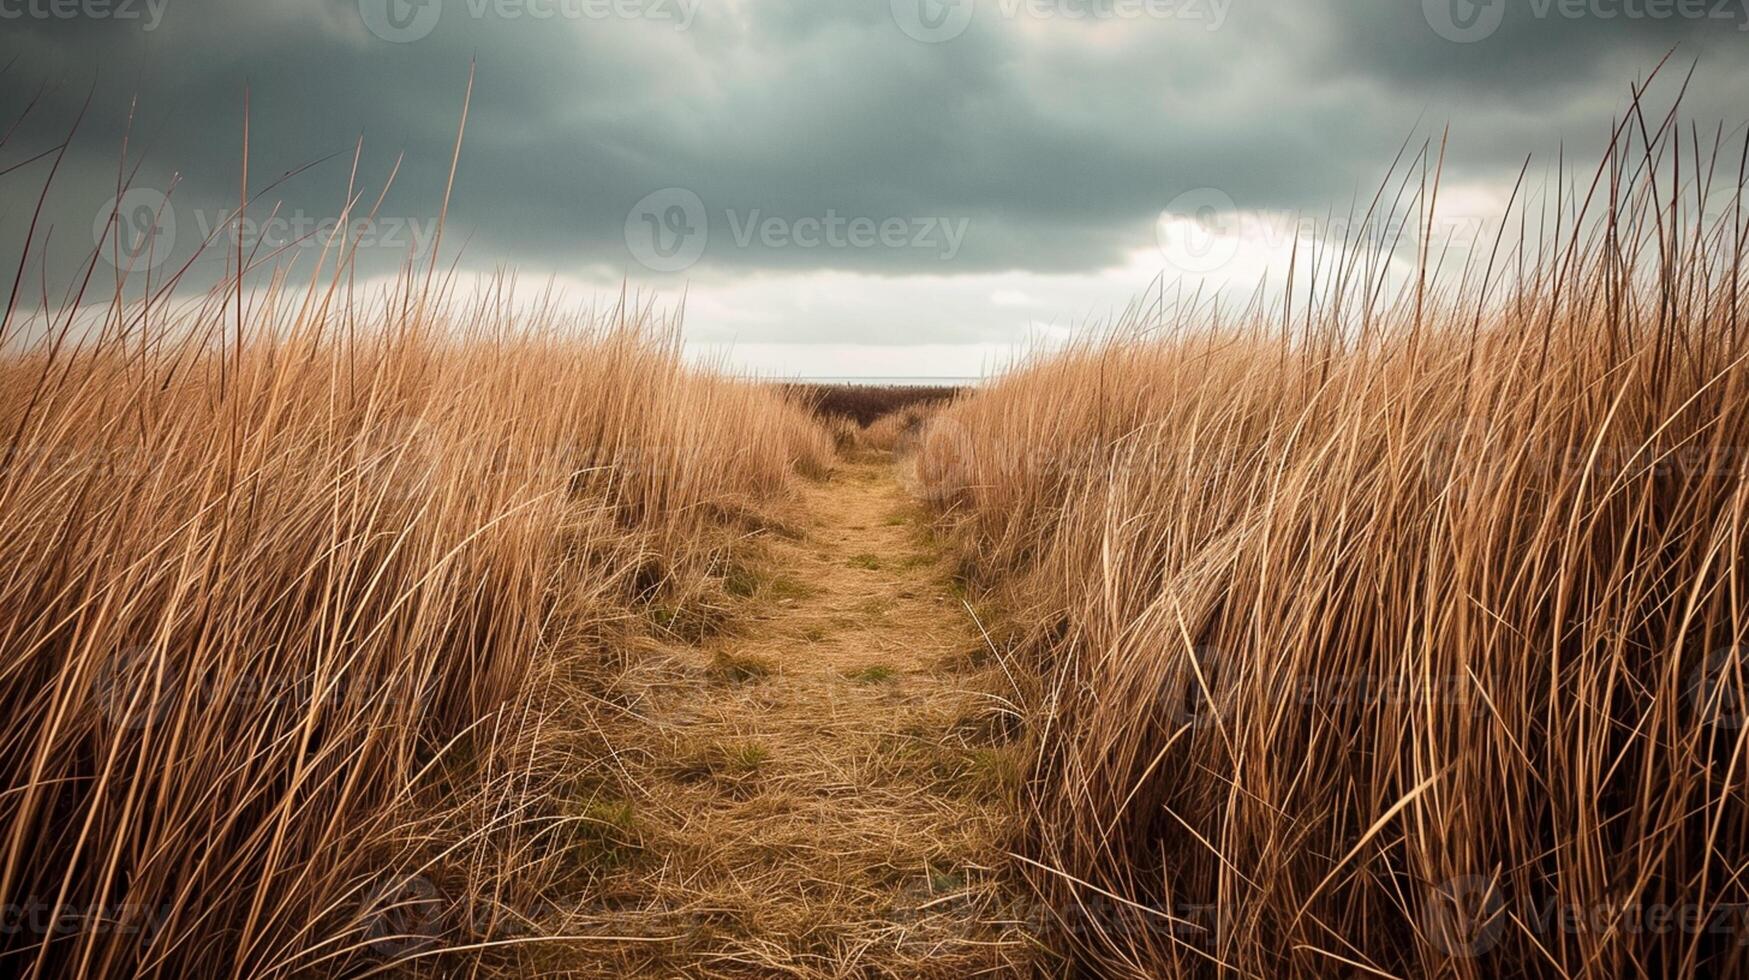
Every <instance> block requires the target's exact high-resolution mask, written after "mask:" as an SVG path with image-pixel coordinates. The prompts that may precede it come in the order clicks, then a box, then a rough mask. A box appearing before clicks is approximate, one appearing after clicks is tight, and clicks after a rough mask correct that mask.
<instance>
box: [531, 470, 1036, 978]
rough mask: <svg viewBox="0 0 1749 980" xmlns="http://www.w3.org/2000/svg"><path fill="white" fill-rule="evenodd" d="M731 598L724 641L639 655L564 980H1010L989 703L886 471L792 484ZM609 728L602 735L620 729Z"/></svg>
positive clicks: (625, 690) (959, 607)
mask: <svg viewBox="0 0 1749 980" xmlns="http://www.w3.org/2000/svg"><path fill="white" fill-rule="evenodd" d="M802 495H803V499H802V501H801V508H800V519H799V521H798V524H797V526H795V527H794V528H792V529H791V530H790V532H789V533H786V534H771V535H767V536H766V537H767V538H768V540H767V541H766V543H765V545H764V551H765V554H764V556H763V559H762V560H761V561H759V562H757V563H755V564H752V565H750V566H749V568H748V570H747V571H746V572H744V573H738V575H737V576H736V578H735V579H733V580H731V582H730V586H731V588H732V590H733V591H736V592H737V593H739V594H742V595H743V596H744V599H745V602H744V610H743V611H742V613H741V615H740V619H739V622H738V623H737V625H736V626H735V628H733V629H732V630H730V631H729V632H727V633H724V634H721V635H717V636H712V637H707V638H705V639H703V640H700V641H698V642H697V643H693V644H687V643H681V642H678V641H668V642H663V643H661V644H658V645H656V646H655V647H654V648H653V649H650V650H646V651H640V652H639V653H637V654H636V655H635V657H634V665H633V667H632V668H631V669H630V670H628V672H627V673H626V675H625V676H624V677H622V678H621V679H620V680H619V681H618V682H617V686H618V687H619V688H620V692H619V693H620V694H621V695H622V697H623V700H624V701H625V703H627V704H629V705H631V711H630V712H629V713H628V719H627V720H624V721H622V722H621V723H619V724H616V726H615V730H613V731H611V732H609V733H608V735H609V739H610V741H611V742H612V744H614V745H616V746H618V747H619V748H620V749H621V750H622V751H621V752H620V757H619V760H618V764H619V768H620V769H621V771H622V772H623V773H624V774H625V777H626V783H627V785H629V786H632V787H634V790H633V792H632V793H630V794H629V795H630V797H631V798H630V800H629V801H628V803H627V805H626V806H625V807H624V809H623V812H620V811H615V810H609V811H606V812H603V813H602V814H599V815H598V816H599V819H600V820H601V821H602V822H604V823H605V824H609V825H616V824H617V825H618V826H616V827H614V829H613V831H612V832H611V833H608V834H605V835H604V846H603V851H604V856H605V857H606V858H608V859H609V860H610V863H611V862H613V861H618V862H620V863H621V864H622V867H619V868H617V869H615V870H614V871H612V873H611V874H610V876H609V878H608V881H607V886H608V887H607V888H606V889H605V897H604V898H603V899H602V900H601V903H600V905H599V906H598V907H597V908H595V909H594V913H595V914H596V915H597V916H598V917H599V918H598V921H600V922H604V923H610V924H611V927H612V929H613V930H614V931H615V932H617V933H618V934H621V935H626V936H628V937H631V936H636V937H638V939H639V941H635V942H634V941H628V942H625V943H623V944H617V945H613V944H609V945H608V946H606V947H604V946H603V945H602V944H599V943H590V944H587V945H580V946H578V947H576V948H575V949H572V950H571V951H570V955H571V956H572V957H574V958H573V959H572V960H571V963H577V962H578V961H579V960H582V961H584V963H587V964H589V965H578V966H576V967H574V968H569V969H567V970H566V971H565V972H570V973H574V974H576V975H591V974H595V973H598V974H599V975H611V976H628V975H630V976H664V977H672V976H685V977H771V976H795V977H906V978H915V977H968V976H1014V975H1021V974H1024V973H1026V972H1028V971H1027V964H1028V963H1030V962H1031V960H1032V957H1033V956H1034V944H1033V942H1032V940H1031V939H1030V937H1029V928H1028V923H1027V921H1026V916H1025V915H1024V914H1023V911H1024V908H1025V906H1024V904H1023V903H1021V902H1020V901H1018V900H1017V899H1016V898H1015V896H1014V893H1013V892H1012V891H1011V887H1010V885H1009V883H1008V881H1007V880H1006V879H1005V877H1004V874H1003V873H1002V872H1001V871H1000V868H1001V867H1002V857H1001V856H1002V847H1003V846H1004V844H1005V843H1006V835H1007V834H1008V832H1009V829H1010V827H1011V825H1012V821H1013V819H1014V818H1013V813H1012V809H1013V803H1012V794H1013V790H1014V785H1015V782H1016V780H1017V779H1018V777H1019V764H1018V755H1017V751H1018V750H1017V749H1016V747H1015V746H1013V745H1011V744H1010V743H1009V739H1008V737H1007V733H1008V732H1009V730H1010V725H1009V724H1008V721H1009V718H1010V717H1011V716H1010V715H1009V714H1008V713H1007V712H1006V711H1005V710H1004V702H1003V700H1002V695H1003V694H1004V693H1007V691H1006V682H1005V681H1004V680H1003V673H1002V671H1001V669H1000V666H999V665H998V664H996V663H994V662H992V659H991V658H990V656H989V655H988V647H987V645H986V644H985V642H984V640H983V638H982V635H981V633H980V631H979V626H978V624H977V622H976V620H975V618H974V617H973V615H972V613H971V612H970V611H969V610H968V608H967V606H966V604H965V603H964V602H963V601H962V600H961V598H960V594H959V592H958V590H957V589H956V588H955V585H954V582H953V578H952V574H951V566H950V563H949V561H948V559H947V558H946V556H945V555H944V554H943V553H942V552H941V550H940V549H939V548H938V547H937V545H936V544H935V542H934V541H933V540H932V538H931V536H930V534H929V532H928V529H927V526H926V523H925V520H924V516H923V513H922V511H921V509H920V507H919V506H918V504H917V503H916V502H915V501H914V500H913V499H912V498H911V497H910V495H909V494H908V493H907V492H906V491H905V490H904V489H903V488H902V487H901V485H900V482H899V480H898V477H897V471H896V468H895V466H894V464H893V462H892V460H891V458H890V457H888V456H887V455H886V454H878V455H876V454H872V453H867V454H865V455H864V456H863V457H861V458H859V459H857V460H855V461H842V462H840V463H839V464H838V466H837V468H836V470H835V471H834V473H833V474H832V475H831V477H830V478H829V479H827V480H825V481H821V482H810V483H807V484H806V485H805V486H804V488H803V491H802ZM621 725H623V729H622V728H621V727H620V726H621Z"/></svg>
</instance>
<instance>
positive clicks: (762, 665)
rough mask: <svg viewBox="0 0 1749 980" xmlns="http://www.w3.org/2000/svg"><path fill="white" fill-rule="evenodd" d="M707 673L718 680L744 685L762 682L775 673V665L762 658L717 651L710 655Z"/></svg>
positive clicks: (747, 654)
mask: <svg viewBox="0 0 1749 980" xmlns="http://www.w3.org/2000/svg"><path fill="white" fill-rule="evenodd" d="M707 671H708V673H709V674H710V675H711V676H712V677H714V678H716V679H718V680H722V681H729V682H730V683H734V684H745V683H747V682H748V681H758V680H764V679H765V678H767V677H770V676H771V675H772V674H775V673H777V665H776V664H774V663H772V662H771V661H769V660H767V659H765V658H764V657H756V656H754V655H752V654H749V653H729V652H727V651H725V650H718V651H717V652H716V653H714V654H712V655H711V665H710V667H709V668H707Z"/></svg>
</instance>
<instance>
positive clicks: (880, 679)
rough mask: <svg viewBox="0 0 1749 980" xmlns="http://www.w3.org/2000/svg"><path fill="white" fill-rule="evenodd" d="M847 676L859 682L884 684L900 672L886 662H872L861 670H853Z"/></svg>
mask: <svg viewBox="0 0 1749 980" xmlns="http://www.w3.org/2000/svg"><path fill="white" fill-rule="evenodd" d="M845 676H847V677H849V678H850V679H851V680H853V681H855V682H857V683H858V684H884V683H886V682H887V681H890V680H892V679H893V678H895V677H897V676H899V672H898V671H896V670H894V669H893V668H891V667H888V666H887V665H886V664H870V665H868V666H867V667H864V668H862V669H861V670H854V671H851V672H850V673H849V674H846V675H845Z"/></svg>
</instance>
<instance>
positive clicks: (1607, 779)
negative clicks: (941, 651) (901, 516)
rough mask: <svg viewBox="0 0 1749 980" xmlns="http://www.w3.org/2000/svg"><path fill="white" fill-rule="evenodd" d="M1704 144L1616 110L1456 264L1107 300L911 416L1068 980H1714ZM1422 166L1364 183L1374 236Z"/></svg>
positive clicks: (1736, 340)
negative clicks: (1281, 288)
mask: <svg viewBox="0 0 1749 980" xmlns="http://www.w3.org/2000/svg"><path fill="white" fill-rule="evenodd" d="M1716 138H1717V137H1716V136H1714V135H1712V134H1709V133H1697V132H1693V131H1690V130H1689V129H1688V128H1687V127H1683V126H1679V125H1678V124H1677V123H1676V122H1675V116H1674V113H1672V115H1671V116H1670V117H1668V118H1664V119H1662V120H1660V119H1659V118H1658V117H1656V116H1652V117H1650V118H1647V117H1646V116H1645V115H1643V114H1642V110H1641V108H1640V107H1639V106H1638V105H1637V104H1636V106H1635V108H1634V111H1633V112H1632V113H1631V114H1630V115H1629V118H1628V122H1627V123H1625V124H1624V126H1623V129H1622V130H1621V131H1620V132H1618V134H1617V139H1616V141H1615V143H1614V145H1613V147H1612V149H1611V151H1610V153H1609V155H1608V158H1607V159H1606V160H1604V161H1603V163H1602V165H1601V166H1600V167H1599V168H1598V170H1597V171H1596V172H1595V175H1593V174H1589V173H1588V174H1584V175H1582V178H1581V179H1580V180H1579V181H1578V182H1577V183H1576V184H1569V185H1564V186H1551V187H1550V188H1549V189H1548V192H1547V194H1546V196H1545V199H1546V200H1548V201H1549V202H1550V203H1549V205H1548V207H1547V208H1546V209H1544V210H1543V211H1542V214H1541V215H1540V216H1539V214H1538V213H1537V211H1536V209H1534V208H1532V209H1531V210H1530V213H1529V214H1528V216H1526V220H1525V221H1524V222H1523V225H1522V227H1523V228H1526V229H1528V231H1525V232H1522V233H1521V232H1520V231H1519V229H1520V227H1521V224H1520V217H1521V215H1524V212H1523V211H1520V212H1519V213H1517V214H1511V215H1509V216H1508V225H1507V226H1508V227H1510V228H1512V229H1513V234H1512V235H1510V236H1508V237H1507V238H1506V239H1505V240H1504V241H1503V242H1502V244H1501V245H1500V247H1499V249H1498V251H1497V252H1492V253H1490V250H1489V249H1488V248H1487V246H1488V244H1489V243H1488V242H1486V241H1484V242H1482V243H1481V244H1482V248H1481V249H1480V250H1479V254H1478V255H1477V257H1476V259H1475V261H1474V264H1473V265H1471V266H1469V267H1467V268H1465V269H1463V270H1462V271H1460V272H1455V273H1453V272H1446V273H1443V274H1442V273H1441V272H1440V270H1439V268H1438V266H1439V260H1440V255H1439V254H1438V253H1437V252H1432V254H1429V253H1430V251H1431V250H1429V249H1421V250H1419V254H1418V255H1416V256H1415V257H1414V258H1413V259H1411V260H1409V261H1407V262H1404V261H1402V260H1401V255H1402V252H1403V250H1402V249H1401V248H1399V249H1396V250H1395V251H1394V252H1393V250H1392V248H1391V247H1390V243H1389V241H1384V243H1383V244H1381V245H1380V246H1379V247H1377V248H1372V249H1355V250H1350V251H1348V252H1344V251H1342V250H1339V249H1335V248H1329V249H1327V250H1325V251H1323V252H1322V253H1321V254H1314V255H1310V256H1308V255H1307V254H1306V253H1304V252H1302V253H1300V254H1299V255H1297V256H1296V263H1297V264H1298V265H1299V268H1298V270H1297V272H1298V276H1299V280H1300V282H1299V285H1298V287H1297V288H1296V289H1295V290H1294V291H1293V295H1294V296H1295V297H1296V300H1295V302H1294V303H1293V304H1292V305H1289V306H1285V307H1276V308H1274V309H1273V310H1271V311H1268V312H1264V311H1262V310H1260V309H1257V308H1252V309H1248V310H1245V311H1243V312H1241V313H1238V314H1229V315H1226V316H1219V315H1215V314H1213V313H1212V312H1211V309H1210V308H1209V307H1208V306H1207V305H1205V304H1198V303H1185V304H1181V305H1177V306H1174V305H1173V304H1171V303H1165V304H1162V303H1158V302H1148V303H1142V304H1138V305H1137V306H1136V307H1135V308H1133V309H1132V310H1131V311H1130V313H1129V315H1128V316H1127V317H1126V318H1125V321H1124V322H1123V323H1122V324H1119V325H1118V327H1117V328H1116V329H1114V330H1112V331H1109V332H1108V333H1106V334H1105V335H1103V336H1102V337H1101V338H1099V339H1097V340H1093V341H1090V342H1086V343H1083V344H1080V345H1078V346H1076V347H1075V348H1073V349H1071V350H1069V351H1067V352H1063V353H1059V354H1057V355H1054V356H1047V357H1042V358H1038V359H1035V360H1033V361H1031V362H1029V363H1026V364H1024V365H1022V366H1021V367H1020V368H1019V369H1017V370H1016V371H1014V372H1012V373H1011V374H1009V375H1008V376H1005V377H1004V378H1002V379H1000V380H998V381H996V382H993V383H990V384H988V385H986V386H985V387H984V389H982V390H981V391H980V392H978V393H976V394H974V395H972V396H970V397H968V398H965V399H963V400H961V401H960V402H958V403H957V404H956V405H954V406H953V407H951V408H950V409H949V410H947V411H946V412H944V413H943V414H942V415H940V416H939V417H938V418H937V419H936V420H935V421H934V422H933V423H932V424H931V425H930V426H929V428H928V430H927V431H926V434H925V437H924V444H923V447H922V451H921V455H920V458H919V461H918V462H919V471H920V474H921V476H922V477H923V480H924V483H925V486H926V487H927V488H928V489H929V490H930V491H931V492H932V493H933V495H934V497H935V499H936V502H937V503H938V505H939V506H940V507H941V509H942V512H943V514H944V519H945V520H946V522H947V523H948V524H949V525H950V526H952V527H953V528H954V529H955V532H956V534H957V537H958V540H959V541H960V542H961V544H962V546H963V547H964V548H965V549H966V553H967V556H968V562H967V563H968V565H969V566H970V567H972V568H974V569H977V570H979V572H980V573H981V574H982V575H984V576H985V577H986V579H987V580H989V581H993V582H996V583H998V584H1000V585H1001V586H1002V588H1003V589H1004V590H1005V599H1006V602H1007V604H1008V607H1009V611H1010V614H1011V615H1012V617H1013V618H1014V619H1015V620H1016V622H1017V623H1018V624H1019V626H1020V627H1022V628H1024V629H1025V630H1026V631H1027V639H1026V641H1025V642H1024V643H1022V644H1021V645H1019V647H1018V650H1019V655H1018V656H1017V658H1016V659H1015V661H1014V662H1013V663H1011V664H1010V667H1011V669H1012V670H1013V672H1014V674H1015V677H1016V683H1017V690H1018V691H1019V693H1020V694H1021V695H1022V696H1023V697H1024V699H1025V704H1026V705H1027V706H1028V708H1029V719H1028V720H1029V731H1030V735H1031V738H1032V739H1033V745H1034V747H1035V749H1036V759H1035V762H1034V764H1033V768H1032V770H1031V773H1030V777H1029V779H1028V780H1027V783H1026V788H1025V790H1024V792H1023V800H1024V804H1025V806H1026V808H1027V813H1028V821H1029V824H1030V828H1031V829H1030V832H1029V833H1028V835H1027V838H1026V840H1024V841H1023V842H1021V844H1020V845H1019V851H1020V854H1021V857H1022V861H1023V863H1024V865H1025V867H1026V868H1027V869H1028V875H1029V878H1030V880H1031V882H1032V884H1033V885H1034V887H1035V889H1036V891H1037V893H1038V896H1039V897H1040V899H1041V900H1042V902H1043V908H1044V910H1045V912H1046V914H1047V915H1048V918H1049V919H1050V920H1051V921H1053V922H1054V923H1055V925H1056V928H1057V937H1058V939H1059V941H1061V942H1062V943H1063V944H1064V945H1065V947H1066V948H1068V949H1070V950H1072V951H1073V953H1074V954H1075V955H1076V956H1078V957H1079V958H1080V959H1081V960H1082V961H1083V962H1084V963H1085V964H1087V965H1089V966H1090V967H1092V968H1093V969H1094V970H1095V971H1096V972H1097V973H1098V974H1099V975H1106V976H1135V977H1159V976H1201V975H1215V974H1232V975H1247V976H1307V977H1313V976H1333V975H1344V976H1348V975H1353V976H1359V975H1383V976H1403V977H1409V976H1415V977H1420V976H1449V977H1478V978H1480V977H1493V976H1515V975H1539V976H1551V977H1555V976H1564V977H1578V976H1588V977H1616V976H1647V977H1658V976H1676V975H1719V976H1723V975H1734V974H1738V973H1741V972H1743V971H1744V970H1745V969H1749V956H1746V954H1745V943H1749V882H1746V881H1745V880H1744V875H1743V873H1744V869H1745V867H1746V865H1749V807H1746V804H1749V796H1746V793H1745V789H1744V783H1745V778H1746V769H1749V759H1746V758H1745V753H1744V749H1745V746H1746V744H1749V743H1746V741H1745V734H1746V732H1749V728H1746V727H1745V724H1746V723H1749V698H1745V696H1744V694H1745V692H1744V688H1743V684H1744V680H1745V678H1744V677H1743V673H1744V667H1745V664H1744V661H1745V659H1746V658H1745V657H1744V653H1745V652H1749V646H1746V645H1745V644H1746V642H1749V641H1746V638H1745V634H1746V632H1749V564H1746V561H1745V559H1746V558H1749V551H1746V546H1749V542H1746V534H1749V482H1746V480H1745V477H1746V469H1745V467H1746V462H1749V455H1746V452H1749V366H1746V364H1745V358H1746V357H1749V325H1745V324H1744V320H1745V312H1746V311H1745V309H1744V303H1743V300H1742V293H1743V285H1744V282H1743V280H1744V264H1743V246H1744V242H1745V222H1744V220H1743V219H1744V212H1743V210H1742V208H1741V196H1740V194H1739V193H1738V191H1737V188H1738V187H1740V185H1741V175H1740V173H1731V172H1729V171H1730V170H1734V169H1735V168H1734V167H1724V166H1714V165H1712V164H1709V161H1711V160H1717V159H1719V155H1721V154H1722V155H1724V158H1725V159H1731V160H1733V163H1734V162H1735V157H1736V156H1737V155H1736V154H1732V153H1730V147H1727V146H1722V145H1718V144H1717V143H1715V140H1716ZM1737 138H1738V139H1741V134H1740V133H1739V134H1738V136H1737ZM1437 149H1438V148H1437V147H1429V148H1424V150H1423V154H1424V155H1423V156H1422V158H1421V159H1420V160H1419V161H1417V165H1416V166H1413V167H1411V168H1410V169H1409V170H1408V171H1407V172H1406V174H1405V173H1404V172H1402V171H1399V173H1398V176H1397V177H1395V178H1393V180H1391V181H1387V186H1386V188H1385V193H1384V194H1383V195H1382V196H1383V199H1384V200H1385V201H1387V202H1388V201H1390V200H1391V194H1392V192H1396V193H1397V194H1398V197H1397V200H1399V201H1401V202H1403V204H1402V205H1401V208H1402V212H1403V213H1404V214H1405V215H1406V219H1407V221H1406V225H1407V227H1411V228H1419V227H1430V226H1431V225H1432V219H1431V218H1429V214H1430V213H1431V212H1432V208H1433V197H1434V188H1436V187H1437V163H1436V158H1434V157H1433V155H1432V154H1433V153H1434V152H1436V151H1437ZM1738 149H1741V147H1738ZM1697 151H1698V152H1697ZM1697 158H1698V159H1699V160H1700V161H1701V166H1700V167H1699V168H1696V167H1695V165H1694V161H1695V160H1696V159H1697ZM1721 171H1724V172H1721ZM1594 176H1595V179H1593V177H1594ZM1715 178H1716V181H1715ZM1398 180H1400V181H1401V183H1400V184H1399V183H1396V181H1398ZM1552 184H1553V182H1552V180H1551V185H1552ZM1721 185H1723V186H1724V187H1725V188H1726V193H1725V195H1724V197H1725V199H1726V200H1727V201H1728V205H1727V206H1726V207H1725V208H1724V209H1723V210H1722V211H1718V212H1714V213H1712V214H1710V215H1704V216H1698V217H1697V209H1696V207H1694V203H1695V201H1696V200H1697V199H1698V198H1699V196H1700V195H1702V194H1704V193H1706V192H1707V190H1708V189H1710V190H1711V191H1713V192H1714V193H1713V195H1712V197H1713V199H1715V200H1716V199H1718V196H1719V195H1718V194H1717V191H1718V188H1719V187H1720V186H1721ZM1523 200H1524V198H1523V197H1522V196H1520V198H1519V201H1520V202H1522V201H1523ZM1389 207H1391V205H1388V204H1387V205H1386V208H1389ZM1520 207H1523V205H1522V203H1520ZM1384 210H1386V209H1385V208H1381V214H1382V213H1383V212H1384ZM1373 220H1379V218H1378V217H1376V216H1375V218H1374V219H1373ZM1539 225H1540V229H1541V230H1540V233H1539V232H1538V228H1539ZM1538 242H1541V243H1543V244H1541V245H1540V246H1539V245H1538V244H1537V243H1538ZM1411 251H1413V249H1411ZM1393 254H1395V255H1396V256H1397V257H1398V258H1397V260H1395V261H1393ZM1308 267H1310V268H1312V269H1313V270H1314V271H1313V273H1312V274H1311V275H1308V274H1307V271H1306V270H1307V268H1308ZM1405 269H1406V270H1407V272H1408V274H1407V275H1403V272H1404V270H1405ZM1393 277H1394V278H1393ZM1308 280H1309V281H1310V287H1309V288H1308V286H1307V282H1308ZM1308 297H1309V298H1308Z"/></svg>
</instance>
